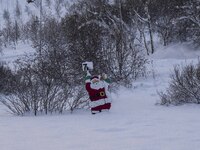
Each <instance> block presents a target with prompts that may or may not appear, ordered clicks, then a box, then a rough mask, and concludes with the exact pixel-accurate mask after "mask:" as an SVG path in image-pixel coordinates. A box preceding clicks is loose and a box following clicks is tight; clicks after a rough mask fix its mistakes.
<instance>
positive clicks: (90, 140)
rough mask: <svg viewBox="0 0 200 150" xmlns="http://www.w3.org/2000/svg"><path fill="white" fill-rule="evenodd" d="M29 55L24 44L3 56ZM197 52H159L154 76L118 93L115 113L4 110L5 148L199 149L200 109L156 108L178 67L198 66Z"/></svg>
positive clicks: (0, 142)
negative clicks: (35, 113)
mask: <svg viewBox="0 0 200 150" xmlns="http://www.w3.org/2000/svg"><path fill="white" fill-rule="evenodd" d="M25 50H28V47H27V46H26V45H22V44H21V45H19V47H18V48H17V49H16V50H8V51H7V50H6V51H5V50H4V51H5V52H4V55H3V56H1V57H3V58H4V59H5V60H6V59H7V60H9V61H10V58H17V56H19V55H20V56H21V54H22V53H23V52H24V51H25ZM179 50H183V51H179ZM12 51H13V52H12ZM28 51H29V50H28ZM30 51H31V50H30ZM163 51H165V52H163ZM178 51H179V52H180V53H179V52H178ZM196 52H198V51H195V53H193V54H192V52H190V51H188V50H186V48H185V47H183V46H180V45H179V46H178V45H176V46H169V47H167V48H165V49H160V50H158V51H157V52H156V53H155V54H154V55H153V56H151V57H150V58H149V59H150V60H151V63H150V64H149V66H148V69H149V76H148V77H147V78H146V79H140V80H137V81H136V82H134V85H133V88H132V89H126V88H120V90H119V91H118V93H117V94H112V98H113V103H112V108H111V110H110V111H109V112H102V113H99V114H96V115H91V114H90V111H89V110H77V111H75V112H74V113H72V114H70V113H66V114H62V115H49V116H37V117H34V116H24V117H18V116H13V115H11V114H9V113H7V111H6V108H5V107H4V106H2V105H0V149H1V150H68V149H69V150H94V149H95V150H188V149H192V150H199V147H200V136H199V135H200V128H199V126H200V118H199V114H200V105H194V104H190V105H183V106H179V107H177V106H176V107H175V106H170V107H166V106H160V105H156V103H157V102H159V96H158V94H157V91H160V90H165V89H166V88H167V86H168V82H169V80H170V78H169V74H170V73H171V72H172V70H173V66H174V65H177V64H179V65H184V64H186V63H190V62H193V63H196V62H197V61H198V55H196ZM15 54H16V55H17V56H16V57H14V55H15Z"/></svg>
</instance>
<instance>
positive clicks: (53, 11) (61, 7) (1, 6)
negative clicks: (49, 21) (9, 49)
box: [0, 0, 76, 29]
mask: <svg viewBox="0 0 200 150" xmlns="http://www.w3.org/2000/svg"><path fill="white" fill-rule="evenodd" d="M39 2H40V0H35V2H34V3H27V0H0V29H1V28H2V27H4V25H5V24H4V18H3V14H4V11H8V12H9V14H10V18H11V20H16V19H17V20H18V19H19V18H17V17H16V9H17V7H18V8H19V10H20V13H21V15H20V18H21V19H22V21H23V22H26V21H27V20H28V19H29V18H30V16H31V15H33V14H34V15H38V16H39V14H40V4H39ZM74 2H76V0H73V1H70V0H63V1H62V2H61V3H59V1H58V0H50V1H46V0H43V1H42V9H43V13H44V14H46V15H48V16H51V15H54V16H55V17H60V16H63V15H64V14H65V13H66V12H67V11H68V8H69V7H70V6H71V5H72V4H73V3H74Z"/></svg>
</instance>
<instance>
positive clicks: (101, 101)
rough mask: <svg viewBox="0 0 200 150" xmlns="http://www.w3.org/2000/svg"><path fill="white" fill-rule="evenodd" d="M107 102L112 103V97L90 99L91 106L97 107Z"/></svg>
mask: <svg viewBox="0 0 200 150" xmlns="http://www.w3.org/2000/svg"><path fill="white" fill-rule="evenodd" d="M106 103H111V99H110V98H104V99H100V100H97V101H90V107H97V106H100V105H103V104H106Z"/></svg>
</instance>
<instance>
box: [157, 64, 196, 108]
mask: <svg viewBox="0 0 200 150" xmlns="http://www.w3.org/2000/svg"><path fill="white" fill-rule="evenodd" d="M199 87H200V62H199V63H198V64H197V65H193V64H189V65H187V66H185V67H182V68H181V67H178V66H176V67H174V73H173V74H172V75H171V82H170V85H169V88H168V89H167V91H166V93H163V92H159V95H160V98H161V104H162V105H169V104H173V105H180V104H184V103H195V104H199V103H200V89H199Z"/></svg>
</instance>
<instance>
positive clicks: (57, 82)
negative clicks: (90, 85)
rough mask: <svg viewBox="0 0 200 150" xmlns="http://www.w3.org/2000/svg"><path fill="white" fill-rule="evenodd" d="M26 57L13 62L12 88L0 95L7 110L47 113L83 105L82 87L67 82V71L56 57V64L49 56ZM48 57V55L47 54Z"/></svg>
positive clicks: (71, 109) (68, 80)
mask: <svg viewBox="0 0 200 150" xmlns="http://www.w3.org/2000/svg"><path fill="white" fill-rule="evenodd" d="M45 56H46V57H43V56H41V55H39V56H37V55H36V56H31V57H30V56H28V57H25V58H23V59H20V60H18V61H17V63H16V64H17V72H16V73H15V80H13V84H12V86H11V88H12V91H11V93H10V94H8V95H6V96H2V97H1V98H0V102H2V103H3V104H4V105H5V106H7V107H8V108H9V110H10V111H11V113H13V114H16V115H25V114H34V115H38V114H48V113H62V112H63V111H64V110H70V111H73V110H74V109H75V108H80V107H84V104H87V103H85V101H84V100H87V98H85V97H84V96H85V93H84V91H83V88H82V89H81V88H79V89H77V88H76V87H77V85H75V84H74V85H73V84H72V83H71V81H70V80H71V79H70V75H69V70H67V69H66V68H65V67H66V66H64V62H63V61H61V58H60V57H58V58H57V57H54V59H59V60H57V61H60V63H61V64H60V65H59V64H58V63H57V64H55V63H56V62H55V61H53V58H50V57H48V55H45ZM50 56H51V55H50Z"/></svg>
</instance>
